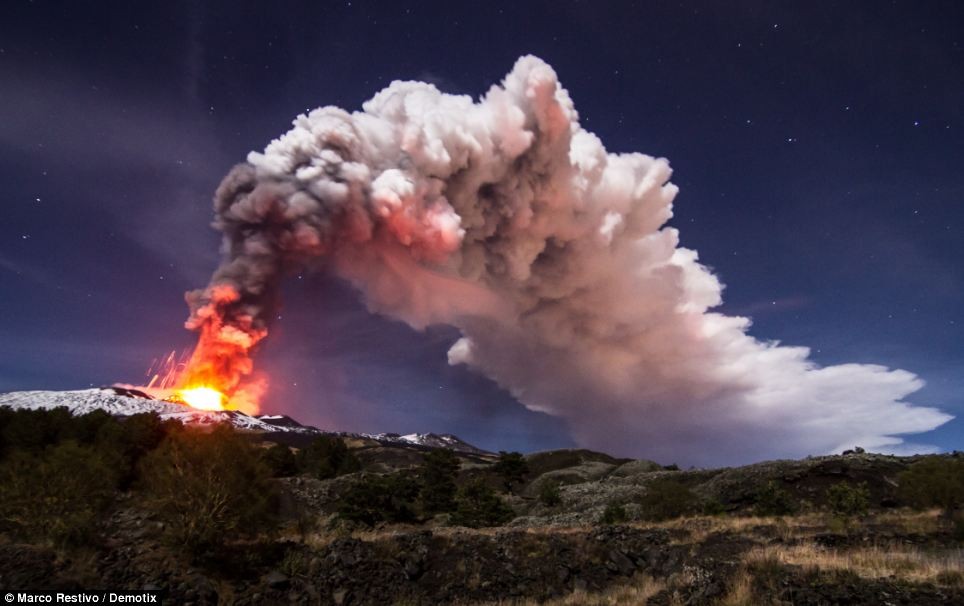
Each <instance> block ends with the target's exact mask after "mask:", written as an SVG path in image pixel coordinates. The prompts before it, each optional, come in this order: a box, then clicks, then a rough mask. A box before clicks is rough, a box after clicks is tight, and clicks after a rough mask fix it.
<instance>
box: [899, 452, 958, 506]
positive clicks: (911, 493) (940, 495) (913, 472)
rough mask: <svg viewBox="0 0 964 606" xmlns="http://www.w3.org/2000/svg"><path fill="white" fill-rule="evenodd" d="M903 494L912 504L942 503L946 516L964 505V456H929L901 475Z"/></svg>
mask: <svg viewBox="0 0 964 606" xmlns="http://www.w3.org/2000/svg"><path fill="white" fill-rule="evenodd" d="M899 482H900V496H901V498H902V499H903V500H904V501H905V502H906V503H907V504H909V505H911V506H912V507H916V508H919V509H925V508H928V507H940V508H941V509H942V510H943V511H944V515H945V517H951V516H952V514H953V512H954V510H955V509H957V508H958V507H961V506H962V505H964V460H962V459H950V458H947V457H926V458H924V459H923V460H921V461H918V462H916V463H914V464H913V465H911V467H910V469H908V470H907V471H905V472H904V473H902V474H901V475H900V477H899Z"/></svg>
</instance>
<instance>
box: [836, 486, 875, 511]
mask: <svg viewBox="0 0 964 606" xmlns="http://www.w3.org/2000/svg"><path fill="white" fill-rule="evenodd" d="M827 504H828V505H829V506H830V511H832V512H834V513H835V514H836V515H838V516H863V515H867V508H868V507H869V506H870V491H869V490H867V485H866V484H863V483H862V484H859V485H856V486H853V485H851V484H848V483H846V482H837V483H836V484H834V485H833V486H831V487H830V488H828V489H827Z"/></svg>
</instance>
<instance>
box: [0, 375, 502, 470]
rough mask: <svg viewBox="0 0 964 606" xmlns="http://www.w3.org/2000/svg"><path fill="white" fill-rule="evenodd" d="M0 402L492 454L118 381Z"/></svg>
mask: <svg viewBox="0 0 964 606" xmlns="http://www.w3.org/2000/svg"><path fill="white" fill-rule="evenodd" d="M0 406H9V407H10V408H14V409H30V410H39V409H53V408H59V407H65V408H67V409H68V410H70V412H71V413H72V414H74V415H82V414H86V413H88V412H92V411H94V410H103V411H105V412H107V413H110V414H112V415H116V416H121V417H127V416H131V415H135V414H138V413H144V412H155V413H157V414H158V415H160V417H161V418H162V419H177V420H178V421H180V422H181V423H184V424H186V425H213V424H216V423H225V422H226V423H230V424H232V425H234V426H235V427H237V428H238V429H244V430H249V431H261V432H272V433H275V432H282V433H288V434H306V435H312V434H315V435H347V436H355V437H362V438H370V439H373V440H377V441H378V442H381V443H384V444H389V445H402V446H406V445H412V446H424V447H428V448H448V449H450V450H455V451H458V452H466V453H473V454H491V453H489V452H487V451H485V450H482V449H481V448H477V447H475V446H473V445H471V444H469V443H468V442H465V441H463V440H460V439H459V438H458V437H456V436H453V435H451V434H435V433H412V434H408V435H404V436H401V435H398V434H397V433H380V434H349V433H344V432H333V431H324V430H321V429H318V428H317V427H312V426H310V425H302V424H301V423H299V422H298V421H296V420H294V419H292V418H291V417H289V416H287V415H261V416H257V417H252V416H250V415H247V414H245V413H243V412H240V411H237V410H222V411H204V410H196V409H194V408H190V407H188V406H185V405H183V404H177V403H175V402H167V401H164V400H156V399H154V398H152V397H151V396H149V395H147V394H145V393H143V392H140V391H137V390H136V389H127V388H123V387H104V388H100V389H78V390H73V391H12V392H9V393H0Z"/></svg>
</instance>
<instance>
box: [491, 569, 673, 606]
mask: <svg viewBox="0 0 964 606" xmlns="http://www.w3.org/2000/svg"><path fill="white" fill-rule="evenodd" d="M665 588H666V585H665V584H664V583H663V582H662V581H659V580H656V579H653V578H652V577H648V576H638V577H636V578H635V579H634V580H633V582H631V583H629V584H627V585H618V586H615V587H610V588H609V589H606V590H604V591H600V592H592V593H590V592H586V591H574V592H572V593H570V594H569V595H567V596H564V597H561V598H556V599H553V600H548V601H546V602H539V601H537V600H532V599H529V600H519V601H499V602H485V603H476V606H617V605H619V606H645V604H646V603H647V602H649V599H650V598H652V597H653V596H654V595H656V594H657V593H659V592H660V591H662V590H663V589H665ZM671 604H672V602H671Z"/></svg>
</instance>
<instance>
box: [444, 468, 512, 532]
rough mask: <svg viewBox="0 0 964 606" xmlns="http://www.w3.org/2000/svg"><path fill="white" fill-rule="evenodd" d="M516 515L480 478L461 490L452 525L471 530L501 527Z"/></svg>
mask: <svg viewBox="0 0 964 606" xmlns="http://www.w3.org/2000/svg"><path fill="white" fill-rule="evenodd" d="M514 515H515V514H514V513H513V511H512V509H511V508H510V507H509V506H508V505H506V504H505V503H504V502H503V501H502V499H500V498H499V495H497V494H495V491H494V490H492V488H491V487H489V485H488V484H486V483H485V481H484V480H483V479H481V478H479V479H476V480H474V481H472V482H469V483H468V484H466V485H465V486H463V487H461V488H460V489H459V491H458V494H457V496H456V509H455V513H454V514H453V515H452V519H451V523H452V524H454V525H456V526H468V527H469V528H481V527H483V526H500V525H502V524H505V523H506V522H508V521H509V520H511V519H512V518H513V517H514Z"/></svg>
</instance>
